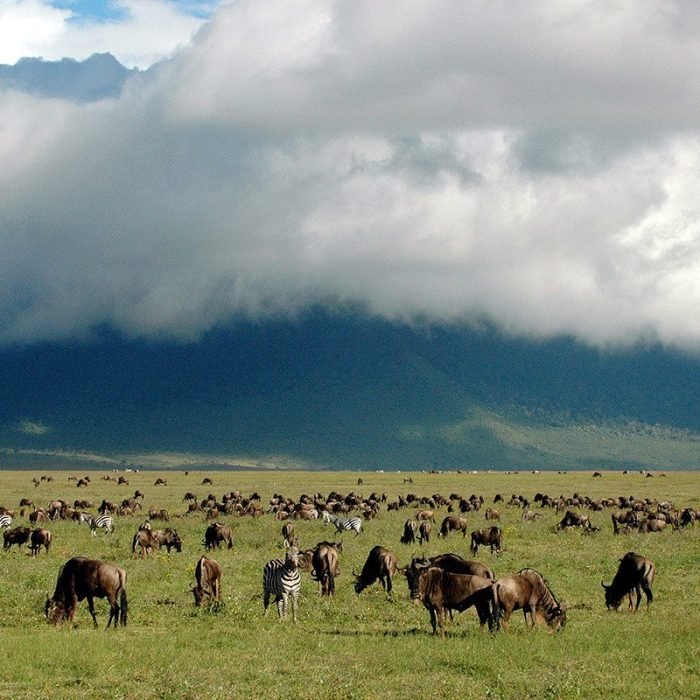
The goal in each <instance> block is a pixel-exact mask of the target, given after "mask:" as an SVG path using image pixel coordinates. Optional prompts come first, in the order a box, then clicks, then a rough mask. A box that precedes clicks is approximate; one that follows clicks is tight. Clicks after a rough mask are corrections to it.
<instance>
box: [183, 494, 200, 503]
mask: <svg viewBox="0 0 700 700" xmlns="http://www.w3.org/2000/svg"><path fill="white" fill-rule="evenodd" d="M196 500H197V496H195V495H194V494H193V493H192V491H187V493H185V495H184V497H183V499H182V502H183V503H184V502H185V501H196Z"/></svg>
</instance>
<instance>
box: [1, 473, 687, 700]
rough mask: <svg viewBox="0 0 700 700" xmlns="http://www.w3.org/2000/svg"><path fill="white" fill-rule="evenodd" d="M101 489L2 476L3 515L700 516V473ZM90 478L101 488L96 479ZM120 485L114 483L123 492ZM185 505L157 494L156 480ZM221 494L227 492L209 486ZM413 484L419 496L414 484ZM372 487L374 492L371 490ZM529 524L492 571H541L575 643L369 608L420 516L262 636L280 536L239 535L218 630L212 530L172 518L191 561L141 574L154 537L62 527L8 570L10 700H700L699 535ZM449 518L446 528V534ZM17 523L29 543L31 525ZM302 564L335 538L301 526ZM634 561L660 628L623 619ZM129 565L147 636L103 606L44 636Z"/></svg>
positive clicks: (4, 691)
mask: <svg viewBox="0 0 700 700" xmlns="http://www.w3.org/2000/svg"><path fill="white" fill-rule="evenodd" d="M40 474H50V475H51V476H53V477H54V480H53V481H52V482H48V483H47V482H41V484H40V486H38V487H36V488H35V487H34V485H33V484H32V478H33V477H36V476H39V475H40ZM106 474H107V472H102V473H100V472H91V473H90V476H91V484H90V485H89V486H88V487H86V488H79V489H78V488H76V485H75V481H69V480H68V475H69V472H65V471H61V472H44V471H42V472H38V473H37V472H31V471H21V472H19V471H12V472H10V471H2V472H0V505H3V506H5V507H7V508H12V507H17V504H18V503H19V501H20V499H21V498H22V497H29V498H32V499H34V501H35V503H37V504H45V503H46V502H48V501H49V500H50V499H51V498H64V499H66V500H69V501H71V502H72V501H73V500H74V499H75V498H88V499H91V500H93V501H99V500H100V499H102V498H109V499H111V500H121V499H123V498H126V497H127V496H130V495H132V494H133V492H134V490H135V489H140V490H142V491H143V492H144V493H145V501H144V507H145V509H146V510H147V509H148V508H149V507H151V506H154V507H158V508H166V509H167V510H168V511H169V512H170V513H171V516H178V515H181V514H183V513H184V512H185V504H183V502H182V498H183V495H184V493H185V492H186V491H194V492H195V493H196V494H197V496H198V497H199V498H202V497H204V496H206V495H207V494H208V493H209V492H213V493H214V494H216V495H217V496H219V497H220V496H221V495H222V494H223V493H225V492H228V491H231V490H234V489H238V490H241V491H242V492H243V493H244V494H246V495H247V494H250V493H252V492H253V491H258V492H259V493H260V494H261V495H262V497H263V500H264V501H265V502H267V500H268V499H269V497H270V496H271V495H272V494H273V493H275V492H279V493H283V494H284V495H286V496H289V497H291V498H298V496H299V495H300V494H302V493H315V492H321V493H323V494H326V493H328V492H329V491H331V490H338V491H340V492H342V493H346V492H348V491H351V490H354V491H357V492H358V493H362V494H363V495H368V494H369V493H370V492H371V491H379V492H384V493H386V495H387V497H388V498H389V499H390V500H391V499H394V498H396V496H397V495H398V494H399V493H401V494H404V495H405V494H406V493H408V492H412V493H416V494H418V495H431V494H433V493H436V492H439V493H442V494H444V495H449V494H450V493H452V492H457V493H460V494H464V495H465V496H468V495H470V494H472V493H476V494H481V495H483V496H484V498H485V499H486V502H487V504H490V503H491V502H492V501H493V498H494V496H495V494H496V493H502V494H504V495H505V496H506V497H508V496H510V495H511V494H513V493H515V494H522V495H524V496H526V497H528V498H530V499H532V497H533V496H534V494H535V493H536V492H538V491H540V492H544V493H549V494H550V495H557V496H558V495H559V494H564V495H571V494H572V493H574V492H579V493H585V494H588V495H591V496H595V497H597V496H618V495H626V496H629V495H634V496H636V497H640V498H645V497H651V498H658V499H660V500H671V501H673V502H674V503H676V504H678V505H683V506H685V505H690V506H692V507H695V508H700V472H669V473H668V475H667V476H666V477H661V476H660V475H656V476H655V477H654V478H644V477H643V476H642V475H640V474H638V473H631V474H627V475H623V474H622V473H619V472H616V473H613V472H605V473H604V474H603V477H602V478H599V479H594V478H592V477H591V473H590V472H569V473H568V474H558V473H555V472H541V473H539V474H533V473H529V472H528V473H522V472H521V473H519V474H515V473H503V472H492V473H454V472H453V473H447V472H446V473H440V474H426V473H410V474H409V473H396V472H394V473H389V472H387V473H370V472H362V473H359V472H286V471H276V472H270V471H268V472H252V471H217V472H209V473H204V472H190V473H189V474H188V475H186V474H185V473H184V472H172V471H171V472H154V471H147V472H140V473H130V474H127V476H128V479H129V482H130V483H129V485H128V486H117V484H115V483H114V482H111V481H105V480H103V478H102V477H103V476H105V475H106ZM78 475H79V476H81V475H82V473H80V474H78ZM110 475H111V474H110ZM159 476H162V477H163V478H165V479H167V482H168V483H167V485H166V486H157V487H156V486H154V482H155V480H156V478H158V477H159ZM204 477H210V478H211V479H212V480H213V482H214V483H213V485H212V486H206V485H202V480H203V478H204ZM408 477H411V478H412V480H413V483H404V479H406V478H408ZM358 478H362V480H363V482H364V483H363V484H362V485H361V486H358V484H357V481H358ZM543 512H544V516H545V517H544V518H542V519H541V520H539V521H538V522H535V523H523V522H522V520H521V519H520V515H521V513H520V512H519V511H517V510H514V509H509V508H501V513H502V527H503V529H504V535H505V546H506V548H505V551H504V552H503V553H502V554H500V555H499V556H496V557H491V555H489V554H488V553H486V552H482V551H480V552H479V557H478V558H479V559H481V560H482V561H485V562H488V563H489V564H490V565H491V566H492V567H493V568H494V569H495V571H496V574H497V575H499V576H500V575H506V574H509V573H512V572H515V571H517V570H519V569H520V568H523V567H525V566H531V567H533V568H535V569H538V570H540V571H541V572H542V573H543V574H544V575H545V577H546V578H547V579H548V580H549V582H550V584H551V586H552V589H553V590H554V592H555V594H556V595H557V596H558V597H559V598H562V599H564V600H566V601H567V603H568V606H569V616H568V617H569V620H568V623H567V626H566V628H565V629H564V631H563V632H561V633H559V634H556V635H551V634H548V633H547V632H546V631H545V630H543V629H537V630H535V631H534V632H531V633H528V632H526V630H525V626H524V622H523V619H522V616H520V615H519V614H518V615H517V616H516V617H514V620H513V624H512V626H511V632H510V633H508V634H506V633H502V632H501V633H498V634H496V635H489V634H488V633H486V632H480V631H479V629H478V624H477V621H476V616H475V614H474V613H473V611H468V612H466V613H464V614H462V615H459V616H456V617H455V620H454V622H453V623H452V624H451V625H450V626H449V628H448V636H447V639H446V640H444V641H442V640H440V639H439V637H436V638H434V637H432V635H431V634H430V625H429V620H428V614H427V612H426V611H425V609H424V608H423V607H422V606H416V605H412V604H411V603H410V601H409V599H408V590H407V587H406V584H405V580H404V579H403V577H401V576H398V577H397V580H396V593H395V599H394V602H388V601H387V600H386V597H385V595H384V593H383V591H382V590H381V588H380V587H379V586H378V585H376V586H375V587H373V588H371V589H369V590H367V591H364V592H363V593H362V594H361V595H359V596H358V595H356V594H355V592H354V590H353V589H352V586H351V583H352V580H353V579H352V574H351V572H352V570H353V569H358V570H359V568H360V567H361V566H362V563H363V562H364V559H365V558H366V556H367V553H368V551H369V550H370V548H371V547H372V546H373V545H375V544H383V545H385V546H388V547H390V548H392V549H393V550H394V551H395V552H396V553H397V555H398V558H399V562H400V564H405V563H407V562H408V561H409V560H410V557H411V555H412V554H414V553H417V552H418V551H419V547H418V546H416V547H413V548H411V547H405V546H404V545H401V544H400V543H399V536H400V534H401V530H402V525H403V522H404V520H405V519H406V518H407V517H408V516H409V515H410V512H406V511H403V512H399V513H396V512H391V513H390V512H387V511H386V510H383V511H382V512H381V514H380V515H379V517H378V518H377V519H376V520H374V521H371V522H368V523H366V525H365V533H364V534H363V535H361V536H359V537H357V538H356V537H355V536H352V535H351V536H347V535H346V536H345V537H344V538H343V539H344V545H345V546H344V551H343V553H342V554H341V558H340V563H341V575H340V577H339V579H338V583H337V593H336V597H335V598H334V599H333V600H332V601H329V600H325V599H324V600H321V599H320V598H319V597H318V595H317V591H316V584H315V583H314V582H312V581H311V580H310V578H309V576H308V574H305V575H304V577H303V581H302V597H301V601H300V619H299V622H298V624H297V625H296V626H294V625H292V623H291V621H287V622H283V623H280V622H278V620H277V614H276V611H275V610H274V609H271V610H270V613H269V614H268V616H267V617H266V618H263V616H262V585H261V573H262V567H263V565H264V563H265V562H266V561H268V560H269V559H271V558H274V557H278V556H281V554H282V552H283V548H282V542H281V536H280V527H281V524H280V522H279V521H277V520H275V519H274V518H273V517H272V516H271V515H265V516H263V517H261V518H259V519H257V520H253V519H251V518H233V517H231V518H224V520H225V521H226V522H227V523H228V524H229V525H231V526H232V528H233V532H234V548H233V549H232V550H231V551H229V550H221V551H219V552H217V553H216V554H214V556H215V558H216V559H217V560H218V561H219V562H220V563H221V565H222V567H223V571H224V574H223V597H224V604H223V606H222V607H221V608H220V609H219V610H218V611H213V610H207V609H195V608H194V605H193V598H192V594H191V593H190V590H189V589H190V587H191V585H192V583H193V573H194V565H195V563H196V561H197V559H198V557H199V556H200V554H202V553H203V551H204V548H203V545H202V539H203V534H204V530H205V528H206V525H207V523H206V521H205V520H204V518H203V517H202V516H194V517H173V518H172V521H171V523H170V525H171V526H172V527H175V528H176V529H177V530H178V532H179V533H180V535H181V536H182V538H183V540H184V547H183V552H182V553H179V554H178V553H175V552H173V553H172V554H170V555H167V554H165V552H160V553H158V554H157V555H155V556H154V557H152V558H150V559H146V560H142V559H140V558H137V557H134V556H132V554H131V539H132V536H133V534H134V532H135V531H136V529H137V527H138V524H139V523H140V522H141V521H142V520H143V519H144V518H143V516H139V515H137V516H136V517H135V518H133V519H132V518H119V519H117V521H116V529H115V532H114V533H113V534H112V535H104V534H103V533H101V532H100V533H99V534H98V536H97V537H92V536H91V534H90V531H89V529H88V528H86V527H85V526H84V525H82V526H79V525H77V524H74V523H71V522H54V523H50V524H49V526H48V527H49V528H50V529H51V531H52V532H53V535H54V544H53V547H52V549H51V552H50V553H49V554H48V555H46V554H44V553H42V554H41V555H40V556H39V557H38V558H36V559H34V560H32V559H31V558H30V557H29V556H28V555H27V553H26V551H18V550H17V549H16V548H15V547H13V548H12V550H11V551H9V552H7V551H4V552H2V553H0V557H1V558H2V568H1V571H2V574H1V575H0V629H1V632H2V639H3V652H4V653H3V656H4V658H3V661H2V664H0V697H2V698H29V697H31V698H49V697H51V698H96V697H110V698H134V699H139V700H140V699H143V700H147V699H148V700H150V699H154V698H193V699H194V698H230V697H238V696H244V697H247V698H258V697H263V696H265V697H283V696H284V697H298V698H316V699H318V698H330V697H333V698H402V699H403V698H406V697H425V696H428V697H434V698H442V697H444V698H453V697H460V698H608V697H611V696H614V697H616V698H617V699H618V700H619V699H622V698H639V697H657V698H700V662H699V660H698V656H699V655H698V640H699V639H700V610H699V609H698V605H697V601H698V599H699V597H700V530H699V529H696V530H694V531H693V530H686V531H682V532H672V531H666V532H663V533H659V534H651V535H645V536H642V535H638V534H633V535H619V536H614V535H613V534H612V528H611V525H610V518H609V514H608V513H607V512H603V513H593V514H591V518H592V521H593V523H594V524H595V525H598V526H600V527H601V531H600V532H598V533H596V534H595V535H591V536H586V535H583V534H582V533H580V532H566V533H556V532H555V529H554V526H555V524H556V522H557V520H558V517H557V515H556V514H555V513H554V512H552V511H549V510H546V511H543ZM445 514H446V511H445V509H442V510H440V511H439V512H438V514H437V517H438V523H439V520H440V518H441V517H443V516H444V515H445ZM468 520H469V524H470V529H471V528H475V527H483V525H484V516H483V511H482V512H481V513H476V514H470V515H468ZM26 522H27V521H26V519H24V518H20V517H19V516H18V517H17V518H16V520H15V523H14V524H23V523H24V524H26ZM295 526H296V530H297V533H298V534H299V535H300V537H301V541H302V546H313V545H314V544H315V543H316V542H317V541H319V540H322V539H333V538H334V537H335V536H334V534H333V533H332V532H331V530H330V528H326V527H324V526H323V524H322V523H321V522H320V521H319V522H311V523H307V522H296V523H295ZM424 550H425V551H426V553H428V554H436V553H439V552H445V551H454V552H457V553H459V554H462V555H465V556H468V541H467V540H465V539H463V538H462V537H461V536H457V535H452V536H451V538H449V539H447V540H439V539H438V538H437V537H434V538H433V540H432V541H431V542H430V544H429V545H427V546H425V547H424ZM628 550H634V551H637V552H639V553H642V554H644V555H646V556H649V557H651V558H652V559H653V560H654V562H655V563H656V566H657V578H656V582H655V586H654V593H655V596H656V597H655V600H654V603H653V604H652V606H651V610H650V611H648V612H647V611H645V610H643V609H642V610H640V612H639V613H637V614H630V613H628V612H627V611H626V610H624V611H622V610H621V611H620V612H617V613H614V612H609V611H607V610H606V609H605V606H604V604H603V591H602V589H601V586H600V581H601V579H605V580H606V582H607V581H609V580H610V578H611V577H612V575H613V573H614V571H615V569H616V565H617V560H618V559H619V557H620V556H622V554H624V553H625V552H626V551H628ZM76 555H84V556H88V557H93V558H100V559H104V560H107V561H112V562H115V563H118V564H120V565H121V566H123V567H124V568H125V569H126V570H127V572H128V593H129V625H128V627H127V628H126V629H119V630H117V631H116V632H114V631H111V630H110V631H105V630H104V629H103V626H104V624H106V621H107V612H106V610H107V607H106V603H105V602H104V601H98V603H97V608H98V618H99V621H100V629H97V630H95V629H93V627H92V621H91V619H90V616H89V614H88V611H87V606H86V604H85V603H84V602H83V603H81V604H80V606H79V609H78V613H77V615H76V618H75V624H74V626H73V627H70V626H68V625H66V626H64V627H63V628H59V629H54V628H53V627H50V626H49V625H48V624H47V623H46V621H45V619H44V617H43V603H44V600H45V597H46V594H47V592H48V593H51V592H53V587H54V585H55V581H56V576H57V574H58V571H59V568H60V566H61V565H62V564H63V563H65V561H66V560H67V559H68V558H70V557H71V556H76Z"/></svg>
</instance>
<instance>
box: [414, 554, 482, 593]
mask: <svg viewBox="0 0 700 700" xmlns="http://www.w3.org/2000/svg"><path fill="white" fill-rule="evenodd" d="M431 566H437V567H439V568H441V569H444V570H445V571H451V572H452V573H453V574H469V575H471V576H481V577H482V578H488V579H491V581H493V580H495V578H496V577H495V576H494V575H493V571H492V570H491V569H490V568H489V567H488V566H486V565H485V564H482V563H481V562H478V561H469V560H467V559H464V558H462V557H460V556H459V554H452V553H451V552H449V553H447V554H438V555H437V556H436V557H428V558H425V557H414V558H413V559H412V560H411V563H410V564H409V565H408V566H407V567H405V568H403V569H401V572H402V573H403V574H404V575H405V576H406V578H407V579H408V582H409V588H410V587H411V586H412V585H413V584H412V583H411V581H412V580H413V579H414V578H415V577H417V576H418V574H419V573H420V572H421V571H422V570H423V569H427V568H428V567H431Z"/></svg>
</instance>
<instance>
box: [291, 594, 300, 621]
mask: <svg viewBox="0 0 700 700" xmlns="http://www.w3.org/2000/svg"><path fill="white" fill-rule="evenodd" d="M291 599H292V622H293V623H294V624H295V625H296V623H297V605H298V603H299V595H298V594H297V592H296V591H293V592H292V593H291Z"/></svg>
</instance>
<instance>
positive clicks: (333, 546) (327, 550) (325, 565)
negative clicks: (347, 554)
mask: <svg viewBox="0 0 700 700" xmlns="http://www.w3.org/2000/svg"><path fill="white" fill-rule="evenodd" d="M341 550H342V544H340V543H338V542H319V543H318V544H317V545H316V547H315V548H314V551H313V554H312V555H311V566H312V567H313V573H312V578H314V579H316V581H318V583H319V586H320V588H321V595H322V596H324V595H327V596H329V597H333V595H334V594H335V579H336V577H337V576H338V574H339V573H340V569H339V568H338V552H339V551H341Z"/></svg>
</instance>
